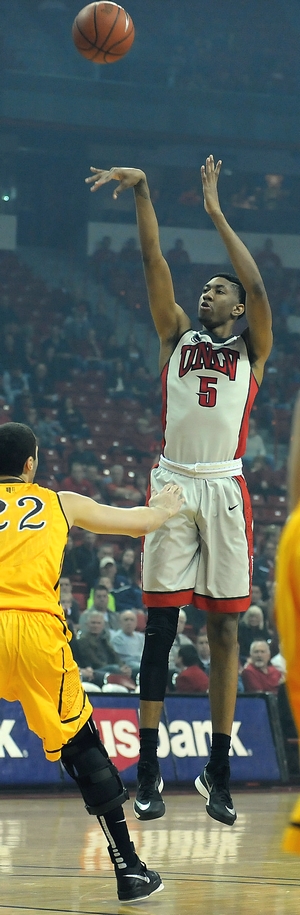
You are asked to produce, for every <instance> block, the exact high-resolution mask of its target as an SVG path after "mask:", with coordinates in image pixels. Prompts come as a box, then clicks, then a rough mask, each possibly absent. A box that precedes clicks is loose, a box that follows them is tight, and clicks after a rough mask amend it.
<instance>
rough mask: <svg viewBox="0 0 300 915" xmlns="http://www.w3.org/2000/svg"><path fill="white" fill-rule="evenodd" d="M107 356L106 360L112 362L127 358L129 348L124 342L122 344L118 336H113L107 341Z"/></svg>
mask: <svg viewBox="0 0 300 915" xmlns="http://www.w3.org/2000/svg"><path fill="white" fill-rule="evenodd" d="M105 356H106V359H110V360H113V359H126V358H127V348H126V346H125V345H124V341H123V342H121V340H120V339H119V337H118V336H117V335H116V334H111V335H110V337H108V340H106V341H105Z"/></svg>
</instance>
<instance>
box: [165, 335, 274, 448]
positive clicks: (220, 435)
mask: <svg viewBox="0 0 300 915" xmlns="http://www.w3.org/2000/svg"><path fill="white" fill-rule="evenodd" d="M162 391H163V414H162V419H163V434H164V439H163V454H164V456H165V457H166V458H167V459H168V460H170V461H175V462H176V463H179V464H195V463H212V462H217V461H230V460H232V459H234V458H239V457H242V455H243V454H244V452H245V448H246V441H247V435H248V422H249V414H250V411H251V408H252V405H253V402H254V399H255V396H256V394H257V391H258V384H257V381H256V379H255V378H254V375H253V373H252V370H251V366H250V362H249V356H248V353H247V347H246V344H245V342H244V340H243V337H241V336H239V337H230V338H229V339H228V340H226V341H225V343H224V342H223V343H222V342H218V343H213V342H212V340H211V337H210V336H209V334H208V333H207V332H204V333H201V332H197V331H193V330H188V331H186V333H184V334H183V336H182V337H181V338H180V340H179V341H178V344H177V346H176V349H175V350H174V352H173V353H172V355H171V357H170V359H169V361H168V362H167V364H166V365H165V367H164V369H163V372H162Z"/></svg>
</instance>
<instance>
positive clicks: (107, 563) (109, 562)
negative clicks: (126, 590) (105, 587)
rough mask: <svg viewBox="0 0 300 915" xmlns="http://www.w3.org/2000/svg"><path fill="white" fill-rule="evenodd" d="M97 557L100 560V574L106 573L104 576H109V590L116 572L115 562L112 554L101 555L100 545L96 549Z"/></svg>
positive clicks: (112, 585)
mask: <svg viewBox="0 0 300 915" xmlns="http://www.w3.org/2000/svg"><path fill="white" fill-rule="evenodd" d="M98 557H99V562H100V575H101V576H102V575H106V577H107V578H109V581H110V584H111V590H112V591H113V588H114V582H115V577H116V574H117V563H116V562H115V560H114V558H113V556H109V555H108V553H107V554H106V555H105V556H102V557H101V547H100V549H99V551H98Z"/></svg>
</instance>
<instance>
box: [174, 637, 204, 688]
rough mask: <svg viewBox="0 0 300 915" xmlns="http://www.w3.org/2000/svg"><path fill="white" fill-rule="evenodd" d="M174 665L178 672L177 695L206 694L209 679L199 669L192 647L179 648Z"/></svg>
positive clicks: (196, 656) (183, 646) (193, 647)
mask: <svg viewBox="0 0 300 915" xmlns="http://www.w3.org/2000/svg"><path fill="white" fill-rule="evenodd" d="M176 665H177V668H179V670H180V673H179V674H178V677H177V679H176V686H175V689H176V692H177V693H207V692H208V687H209V679H208V676H207V674H205V673H204V671H203V670H202V669H201V667H200V664H199V658H198V654H197V651H196V648H195V646H194V645H192V644H191V645H182V647H181V648H179V651H178V655H177V661H176Z"/></svg>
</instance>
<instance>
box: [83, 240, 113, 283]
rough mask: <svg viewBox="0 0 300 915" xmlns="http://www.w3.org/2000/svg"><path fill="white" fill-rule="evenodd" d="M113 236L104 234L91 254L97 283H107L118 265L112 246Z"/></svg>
mask: <svg viewBox="0 0 300 915" xmlns="http://www.w3.org/2000/svg"><path fill="white" fill-rule="evenodd" d="M111 242H112V240H111V236H110V235H104V236H103V238H101V241H99V242H98V243H97V245H96V247H95V250H94V251H93V254H91V256H90V259H89V260H90V264H91V268H92V274H93V276H94V279H95V280H96V282H97V283H106V282H107V280H108V279H109V277H110V275H111V272H112V270H114V268H115V265H116V260H117V256H116V254H115V252H114V251H113V250H112V247H111Z"/></svg>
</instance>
